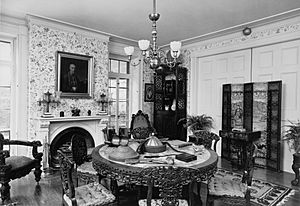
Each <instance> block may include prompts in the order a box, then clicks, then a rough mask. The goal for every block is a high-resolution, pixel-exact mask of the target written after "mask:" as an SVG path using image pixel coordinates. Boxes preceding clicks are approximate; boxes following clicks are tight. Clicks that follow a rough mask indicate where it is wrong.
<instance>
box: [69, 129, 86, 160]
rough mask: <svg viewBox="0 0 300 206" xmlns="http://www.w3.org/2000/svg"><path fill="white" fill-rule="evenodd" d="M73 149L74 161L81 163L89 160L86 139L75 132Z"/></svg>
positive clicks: (72, 141) (72, 140)
mask: <svg viewBox="0 0 300 206" xmlns="http://www.w3.org/2000/svg"><path fill="white" fill-rule="evenodd" d="M71 149H72V157H73V161H74V162H75V164H76V165H81V164H83V163H84V162H85V161H87V146H86V141H85V139H84V138H83V137H82V136H80V135H78V134H73V136H72V139H71Z"/></svg>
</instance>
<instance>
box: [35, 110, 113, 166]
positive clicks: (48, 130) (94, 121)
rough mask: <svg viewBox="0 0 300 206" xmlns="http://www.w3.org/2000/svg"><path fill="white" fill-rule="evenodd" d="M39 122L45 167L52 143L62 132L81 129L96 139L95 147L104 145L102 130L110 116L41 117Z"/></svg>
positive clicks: (39, 136)
mask: <svg viewBox="0 0 300 206" xmlns="http://www.w3.org/2000/svg"><path fill="white" fill-rule="evenodd" d="M36 120H37V121H36V122H37V129H36V132H37V137H38V140H40V141H41V142H42V144H43V145H44V148H43V153H44V155H43V167H44V168H45V167H48V166H49V162H48V159H49V149H50V145H51V142H52V141H53V140H54V138H55V137H56V136H57V135H58V134H59V133H61V132H62V131H64V130H66V129H68V128H72V127H79V128H82V129H84V130H86V131H87V132H89V133H90V135H91V136H92V137H93V139H94V143H95V146H97V145H100V144H103V143H104V134H103V132H102V129H104V128H105V127H106V126H107V123H108V120H109V116H108V115H101V116H72V117H39V118H37V119H36Z"/></svg>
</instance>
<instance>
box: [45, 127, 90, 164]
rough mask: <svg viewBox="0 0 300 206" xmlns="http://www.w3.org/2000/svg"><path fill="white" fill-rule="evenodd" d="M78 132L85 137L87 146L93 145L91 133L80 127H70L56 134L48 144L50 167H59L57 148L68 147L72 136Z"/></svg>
mask: <svg viewBox="0 0 300 206" xmlns="http://www.w3.org/2000/svg"><path fill="white" fill-rule="evenodd" d="M74 134H78V135H79V136H80V137H82V138H83V139H85V141H86V145H87V148H91V147H95V142H94V139H93V137H92V136H91V134H90V133H89V132H88V131H86V130H85V129H82V128H80V127H70V128H68V129H65V130H63V131H62V132H61V133H59V134H58V135H56V137H55V138H54V139H53V140H52V142H51V144H50V155H49V166H50V167H52V168H56V167H59V162H58V155H57V150H58V149H60V148H63V147H70V146H71V140H72V136H73V135H74Z"/></svg>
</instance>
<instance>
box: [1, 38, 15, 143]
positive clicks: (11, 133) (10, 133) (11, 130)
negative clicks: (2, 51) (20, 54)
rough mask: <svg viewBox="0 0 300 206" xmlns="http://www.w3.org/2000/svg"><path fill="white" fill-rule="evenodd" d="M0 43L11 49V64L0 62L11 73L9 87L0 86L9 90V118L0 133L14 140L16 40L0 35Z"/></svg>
mask: <svg viewBox="0 0 300 206" xmlns="http://www.w3.org/2000/svg"><path fill="white" fill-rule="evenodd" d="M0 41H1V42H6V43H9V44H10V48H11V62H8V61H4V60H0V62H1V64H3V65H9V67H10V69H11V71H10V73H11V78H10V86H1V85H0V87H7V88H8V87H9V88H10V116H9V127H8V128H2V129H0V132H3V133H8V138H9V139H16V136H17V121H16V120H17V119H18V118H17V94H16V91H17V88H18V83H17V75H18V74H17V71H16V64H17V62H16V54H17V51H16V48H17V40H16V39H15V38H13V37H6V36H2V35H0Z"/></svg>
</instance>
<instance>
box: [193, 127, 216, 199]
mask: <svg viewBox="0 0 300 206" xmlns="http://www.w3.org/2000/svg"><path fill="white" fill-rule="evenodd" d="M219 140H220V137H219V136H218V135H217V134H215V133H213V132H210V131H207V130H196V131H194V135H191V136H189V141H190V142H193V143H194V144H196V145H204V147H205V148H206V149H212V148H213V150H214V151H215V152H216V150H217V143H218V141H219ZM212 146H213V147H212ZM204 183H205V184H207V181H205V182H204ZM193 184H194V183H193ZM191 188H193V186H191ZM200 189H201V183H198V184H197V193H198V194H200Z"/></svg>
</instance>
